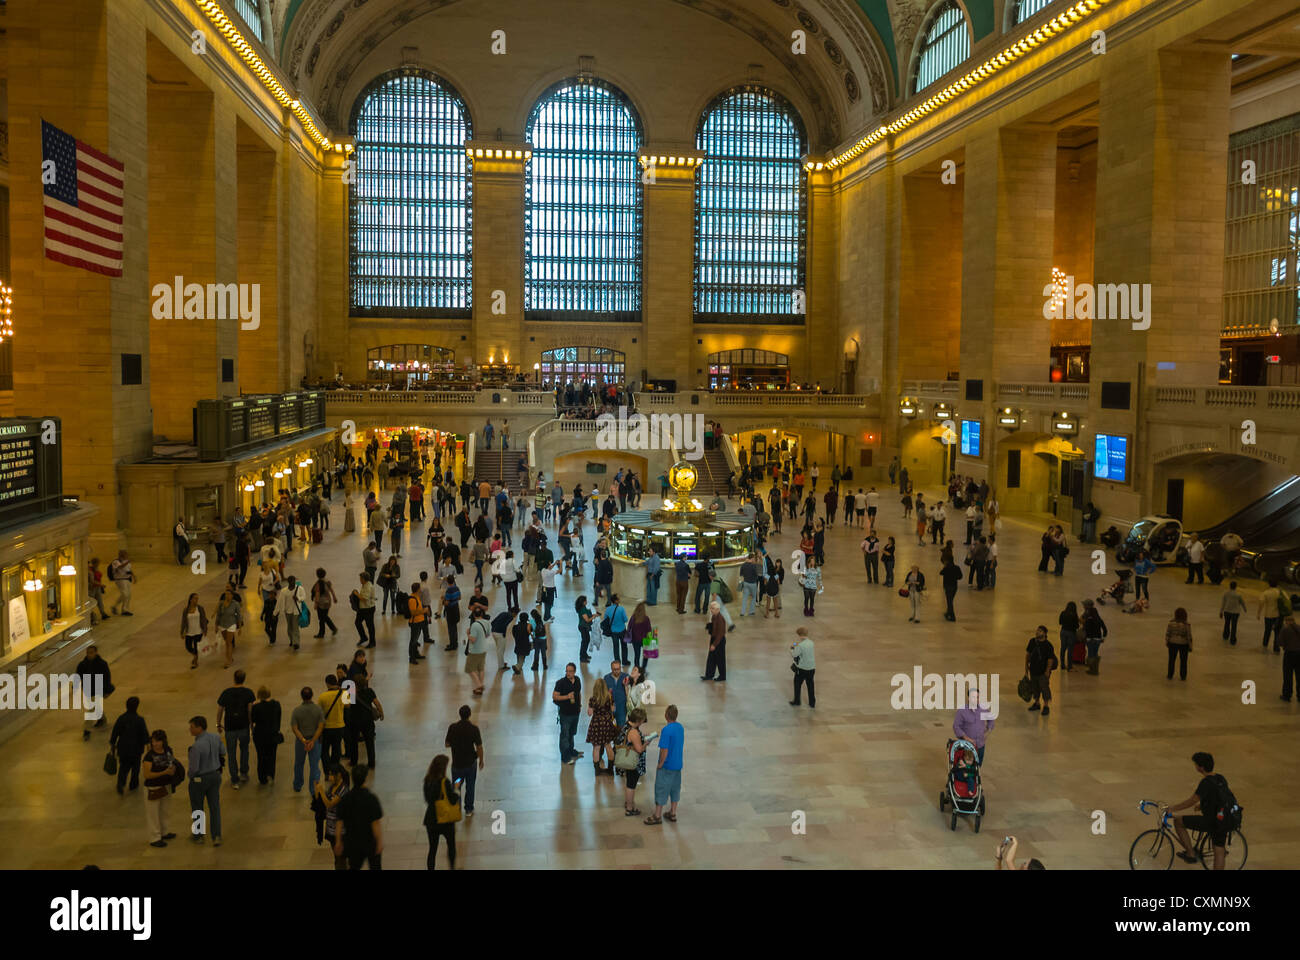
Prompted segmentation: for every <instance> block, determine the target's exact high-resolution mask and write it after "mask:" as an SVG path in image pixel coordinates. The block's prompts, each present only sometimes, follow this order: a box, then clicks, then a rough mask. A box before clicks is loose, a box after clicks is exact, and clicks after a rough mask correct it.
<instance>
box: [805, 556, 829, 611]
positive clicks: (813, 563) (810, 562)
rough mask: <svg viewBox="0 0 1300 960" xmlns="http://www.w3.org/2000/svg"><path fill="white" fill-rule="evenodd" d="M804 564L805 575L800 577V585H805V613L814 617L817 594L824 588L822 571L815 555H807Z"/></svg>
mask: <svg viewBox="0 0 1300 960" xmlns="http://www.w3.org/2000/svg"><path fill="white" fill-rule="evenodd" d="M804 564H805V567H804V573H803V576H802V577H800V578H799V585H800V586H801V587H803V615H804V616H805V617H813V616H816V615H817V614H816V605H817V594H819V593H821V591H822V589H823V587H822V571H821V567H819V566H818V565H817V560H816V558H815V557H805V559H804Z"/></svg>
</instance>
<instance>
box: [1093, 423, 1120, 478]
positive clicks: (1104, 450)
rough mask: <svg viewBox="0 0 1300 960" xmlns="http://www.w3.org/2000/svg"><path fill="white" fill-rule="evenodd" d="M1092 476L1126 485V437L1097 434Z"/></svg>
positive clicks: (1112, 434) (1113, 434)
mask: <svg viewBox="0 0 1300 960" xmlns="http://www.w3.org/2000/svg"><path fill="white" fill-rule="evenodd" d="M1092 475H1093V476H1094V477H1096V478H1097V479H1098V480H1113V481H1115V482H1116V483H1128V437H1126V436H1122V435H1120V434H1116V433H1099V434H1097V445H1096V447H1095V457H1094V459H1093V464H1092Z"/></svg>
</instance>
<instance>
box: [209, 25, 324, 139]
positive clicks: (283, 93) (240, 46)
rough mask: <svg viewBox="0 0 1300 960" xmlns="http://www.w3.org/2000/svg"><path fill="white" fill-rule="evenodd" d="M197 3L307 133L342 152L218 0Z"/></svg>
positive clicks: (228, 42)
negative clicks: (260, 55)
mask: <svg viewBox="0 0 1300 960" xmlns="http://www.w3.org/2000/svg"><path fill="white" fill-rule="evenodd" d="M194 3H195V5H196V6H198V8H199V9H200V10H202V11H203V13H204V14H205V15H206V16H207V18H208V20H209V21H211V23H212V26H213V27H215V28H216V30H217V32H218V33H220V34H221V35H222V36H223V37H224V38H225V40H226V43H227V44H229V45H230V47H231V48H232V49H233V50H234V51H235V52H236V53H237V54H239V58H240V59H241V60H243V61H244V64H245V65H246V66H247V67H248V69H250V70H251V71H253V73H254V74H255V75H256V76H257V78H258V79H259V80H261V81H262V86H264V87H266V89H267V90H268V91H269V92H270V94H271V96H273V97H275V99H276V100H277V101H279V103H280V106H282V107H288V108H289V110H290V112H292V113H293V115H294V116H295V117H297V118H298V122H299V123H301V124H302V128H303V129H304V130H306V131H307V135H308V136H310V137H311V138H312V140H314V141H315V142H316V145H317V146H319V147H322V148H324V149H325V150H327V151H328V150H338V151H339V152H342V151H341V148H340V147H339V146H338V145H337V144H335V143H334V142H333V141H332V140H330V138H329V137H327V136H325V134H323V133H321V130H320V127H318V126H316V121H315V120H314V119H312V115H311V114H310V113H309V112H308V110H307V108H306V107H304V106H303V105H302V101H300V100H298V99H296V98H294V97H292V96H290V95H289V92H288V91H287V90H285V89H284V86H283V85H282V84H281V83H280V81H279V80H278V79H276V76H275V74H274V73H272V72H271V70H270V69H269V68H268V67H267V66H266V64H265V63H263V62H262V58H261V57H259V56H258V55H257V51H256V50H254V49H253V47H252V45H251V44H249V42H248V41H247V40H245V39H244V37H243V35H242V34H241V33H240V32H239V30H238V29H236V27H235V25H234V24H233V23H231V21H230V18H229V17H227V16H226V13H225V11H224V10H222V9H221V6H220V5H219V4H218V3H217V2H216V0H194Z"/></svg>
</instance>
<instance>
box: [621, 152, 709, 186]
mask: <svg viewBox="0 0 1300 960" xmlns="http://www.w3.org/2000/svg"><path fill="white" fill-rule="evenodd" d="M706 159H707V157H706V155H705V153H704V151H703V150H695V149H684V148H683V147H682V146H681V144H646V145H645V146H644V147H642V148H641V149H640V150H639V151H637V162H638V163H639V164H640V165H641V170H642V174H641V182H642V183H643V184H645V185H646V186H658V185H661V184H662V185H664V186H672V185H685V184H693V183H694V182H695V171H696V170H698V169H699V168H700V164H702V163H703V162H704V161H705V160H706Z"/></svg>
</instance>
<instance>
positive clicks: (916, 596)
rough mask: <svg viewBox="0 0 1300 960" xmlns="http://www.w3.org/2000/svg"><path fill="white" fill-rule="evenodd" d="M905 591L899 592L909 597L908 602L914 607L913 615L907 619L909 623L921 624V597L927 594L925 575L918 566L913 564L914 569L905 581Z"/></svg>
mask: <svg viewBox="0 0 1300 960" xmlns="http://www.w3.org/2000/svg"><path fill="white" fill-rule="evenodd" d="M903 584H904V586H903V589H902V590H900V591H899V593H901V594H902V595H903V596H905V597H907V599H908V602H909V603H911V605H912V615H911V616H910V617H908V618H907V622H908V623H920V622H921V597H922V596H923V595H924V594H925V574H923V573H922V572H921V568H920V567H918V566H917V565H916V564H912V569H911V570H909V571H908V572H907V578H906V579H905V580H904V581H903Z"/></svg>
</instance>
